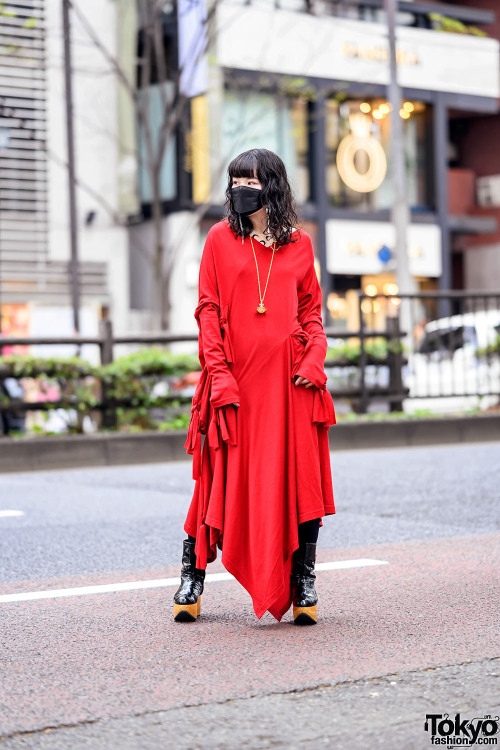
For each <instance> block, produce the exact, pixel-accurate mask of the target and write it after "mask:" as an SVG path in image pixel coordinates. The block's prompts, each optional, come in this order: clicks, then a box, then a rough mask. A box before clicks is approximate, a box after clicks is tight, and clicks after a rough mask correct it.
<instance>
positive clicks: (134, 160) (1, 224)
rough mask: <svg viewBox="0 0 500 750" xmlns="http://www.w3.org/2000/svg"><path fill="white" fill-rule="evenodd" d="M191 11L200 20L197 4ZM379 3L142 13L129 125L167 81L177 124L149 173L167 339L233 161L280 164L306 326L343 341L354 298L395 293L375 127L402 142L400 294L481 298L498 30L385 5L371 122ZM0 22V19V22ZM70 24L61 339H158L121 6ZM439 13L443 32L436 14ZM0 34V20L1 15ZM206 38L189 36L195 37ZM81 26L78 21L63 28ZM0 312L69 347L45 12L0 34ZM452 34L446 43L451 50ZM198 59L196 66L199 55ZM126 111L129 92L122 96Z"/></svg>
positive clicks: (33, 4)
mask: <svg viewBox="0 0 500 750" xmlns="http://www.w3.org/2000/svg"><path fill="white" fill-rule="evenodd" d="M207 3H208V4H207ZM382 5H383V3H382V0H363V2H357V1H355V0H342V1H341V0H251V2H246V0H245V2H243V0H241V1H240V0H217V3H216V4H215V5H214V4H213V3H212V2H211V1H210V0H200V2H198V3H189V2H187V0H177V2H174V0H172V2H171V3H169V2H165V3H164V5H163V12H164V18H163V23H162V35H163V45H164V48H165V54H166V58H167V59H168V66H169V76H168V78H169V80H168V81H166V83H165V91H163V92H162V91H160V89H159V86H158V83H157V81H155V78H154V76H151V77H150V78H149V79H148V80H147V81H145V82H143V87H147V88H148V92H146V93H148V94H149V95H150V102H151V112H150V121H151V127H152V129H153V132H154V131H155V123H156V125H157V126H158V128H159V126H160V103H161V101H162V96H163V94H166V95H167V96H169V95H170V93H171V91H172V90H173V88H174V82H175V78H176V76H178V75H179V71H180V89H181V93H182V95H183V96H184V97H186V107H185V108H184V110H183V115H182V117H180V118H179V121H178V122H177V123H176V125H175V128H174V129H173V131H172V133H171V135H170V137H169V139H168V143H167V146H166V150H165V157H164V160H163V163H162V166H161V180H160V184H161V213H162V219H161V225H162V226H161V231H162V234H163V237H164V239H165V242H166V244H167V245H168V247H169V248H170V252H171V259H172V261H173V266H172V269H171V273H170V276H169V284H168V291H169V298H170V304H171V315H170V320H169V326H170V329H171V330H173V331H176V332H193V331H195V330H196V325H195V321H194V318H193V310H194V308H195V307H196V304H197V294H198V268H199V262H200V258H201V252H202V249H203V244H204V240H205V237H206V234H207V232H208V229H209V228H210V226H211V225H212V224H213V223H214V222H215V221H217V220H219V219H220V218H222V216H223V214H224V207H223V206H224V200H225V186H226V179H227V178H226V170H227V165H228V163H229V162H230V160H231V159H232V158H233V157H234V156H236V155H237V154H238V153H241V152H242V151H244V150H246V149H249V148H255V147H264V148H269V149H271V150H273V151H276V152H277V153H278V154H280V156H281V157H282V158H283V160H284V162H285V164H286V166H287V170H288V173H289V177H290V181H291V184H292V187H293V189H294V193H295V195H296V198H297V201H298V204H299V212H300V214H301V217H302V219H303V223H304V227H305V229H306V230H307V231H308V232H309V233H310V234H311V236H312V239H313V243H314V247H315V252H316V259H317V272H318V277H319V279H320V283H321V286H322V289H323V300H324V322H325V324H326V325H331V326H339V327H342V328H343V327H345V326H346V325H347V326H352V327H356V326H357V318H356V313H357V309H356V305H357V295H356V291H357V290H359V289H365V290H371V291H372V292H373V291H375V292H384V291H385V292H387V291H390V292H395V291H397V285H396V275H395V253H394V233H393V228H392V225H391V222H390V216H391V203H392V197H393V189H392V172H391V159H392V154H391V143H390V127H389V124H390V119H391V117H392V118H393V117H401V118H402V120H403V126H404V142H405V161H406V183H407V199H408V204H409V208H410V215H411V220H410V227H409V233H408V254H409V263H410V271H411V273H412V276H413V277H414V279H415V282H416V284H417V288H418V289H421V290H432V289H440V288H441V289H449V288H456V289H460V288H465V289H467V288H468V289H491V288H495V289H498V288H500V268H499V263H500V261H499V258H500V187H499V186H498V185H499V181H500V177H499V175H500V153H499V151H498V149H499V146H498V144H499V143H500V138H499V136H500V115H499V95H500V86H499V73H500V65H499V41H498V39H499V38H500V21H499V18H498V14H495V12H494V5H495V4H494V3H493V0H474V1H472V0H471V1H469V0H462V2H461V3H460V5H458V4H455V3H442V2H441V3H435V2H430V1H428V2H424V1H423V0H400V2H399V10H398V18H397V21H398V28H397V57H398V77H399V82H400V84H401V86H402V93H403V100H402V102H401V109H400V112H397V113H395V112H391V108H390V105H389V104H388V101H387V83H388V71H389V66H388V44H387V32H386V27H385V20H384V13H383V11H382ZM2 7H4V6H2ZM76 7H77V9H78V12H76V11H75V12H73V13H72V50H73V87H74V92H75V101H74V130H75V147H76V176H77V220H78V241H79V250H80V266H79V287H80V295H81V321H82V326H81V328H82V332H85V333H89V334H93V333H95V332H96V331H97V325H98V321H99V319H100V318H103V317H111V318H112V320H113V322H114V327H115V330H116V331H117V332H118V333H121V332H130V331H141V330H150V329H155V328H158V317H157V316H155V315H154V314H151V296H152V292H151V290H152V288H153V284H154V273H155V272H154V266H153V265H152V264H151V262H150V258H149V259H148V252H149V255H150V251H151V248H152V247H153V246H154V241H155V240H154V231H153V228H154V227H153V221H152V218H151V216H152V198H151V189H150V181H149V177H148V172H147V169H146V168H145V159H144V153H145V144H144V134H143V133H142V132H141V128H140V127H137V120H136V112H135V111H134V108H133V106H132V100H131V97H130V95H129V93H130V92H127V91H126V89H125V87H124V86H123V85H120V76H119V75H118V68H119V69H120V71H121V72H122V73H124V74H125V75H126V76H127V79H128V81H129V84H130V86H132V87H135V86H136V85H137V81H138V78H139V76H138V73H137V61H138V58H140V55H141V38H142V37H141V34H142V29H141V12H140V9H141V2H140V0H139V1H138V2H137V1H136V0H86V2H85V3H76ZM443 7H446V15H444V14H443ZM2 13H4V11H2ZM207 17H208V23H205V19H206V18H207ZM85 19H86V20H85ZM0 22H1V29H0V41H1V43H2V45H3V53H2V54H1V55H0V74H1V82H0V97H1V98H0V305H1V310H2V330H3V332H4V333H7V334H8V333H20V334H22V333H30V334H32V335H36V334H42V333H47V332H50V333H53V334H56V333H60V334H63V333H71V332H72V311H71V302H70V300H71V295H70V290H71V282H70V273H69V258H70V245H69V236H70V233H69V211H68V195H67V184H68V183H67V144H66V135H65V91H64V65H63V33H62V25H61V4H60V2H59V0H23V2H11V3H9V8H8V12H7V14H4V15H2V16H1V17H0ZM457 30H460V31H461V32H462V33H453V31H454V32H456V31H457ZM205 45H206V51H205V52H204V53H203V54H200V50H202V49H204V48H205ZM139 95H141V92H140V91H139Z"/></svg>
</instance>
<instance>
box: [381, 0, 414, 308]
mask: <svg viewBox="0 0 500 750" xmlns="http://www.w3.org/2000/svg"><path fill="white" fill-rule="evenodd" d="M384 7H385V12H386V14H387V31H388V39H389V66H390V76H389V85H388V87H387V94H388V96H387V98H388V100H389V103H390V105H391V113H392V116H391V118H390V123H391V151H392V178H393V202H392V222H393V224H394V229H395V233H396V260H397V267H396V281H397V284H398V287H399V291H400V292H401V293H402V294H403V293H405V292H407V293H408V292H411V291H413V289H414V282H413V278H412V276H411V275H410V270H409V262H408V225H409V223H410V212H409V210H408V201H407V194H406V171H405V150H404V139H403V120H402V118H401V117H400V115H399V110H400V109H401V106H402V95H401V88H400V86H399V83H398V70H397V61H396V7H397V0H384Z"/></svg>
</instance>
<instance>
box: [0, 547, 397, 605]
mask: <svg viewBox="0 0 500 750" xmlns="http://www.w3.org/2000/svg"><path fill="white" fill-rule="evenodd" d="M388 564H389V563H388V562H387V560H370V559H369V558H360V559H358V560H338V561H336V562H324V563H316V566H315V570H344V569H346V568H365V567H370V566H373V565H388ZM231 580H232V581H234V580H235V578H234V576H232V575H231V574H230V573H207V574H206V576H205V581H207V582H212V581H231ZM180 582H181V579H180V577H178V578H154V579H153V580H150V581H126V582H124V583H103V584H99V585H97V586H78V587H77V588H73V589H49V590H48V591H26V592H22V593H19V594H1V595H0V604H9V603H11V602H29V601H35V600H37V599H61V598H64V597H68V596H90V595H92V594H111V593H114V592H116V591H137V590H140V589H159V588H167V587H168V586H179V584H180Z"/></svg>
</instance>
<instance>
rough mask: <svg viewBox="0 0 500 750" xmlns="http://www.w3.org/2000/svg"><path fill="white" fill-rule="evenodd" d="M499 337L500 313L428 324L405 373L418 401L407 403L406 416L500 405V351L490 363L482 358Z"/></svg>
mask: <svg viewBox="0 0 500 750" xmlns="http://www.w3.org/2000/svg"><path fill="white" fill-rule="evenodd" d="M499 335H500V310H490V311H478V312H475V313H465V314H463V315H451V316H450V317H446V318H439V319H438V320H432V321H430V322H429V323H427V324H426V325H425V326H424V332H423V335H422V338H421V340H420V342H419V344H418V345H417V347H416V351H415V352H409V353H408V359H409V363H408V366H407V367H406V368H405V369H404V371H403V380H404V384H405V386H406V387H408V388H409V389H410V394H411V396H412V398H407V399H405V400H404V402H403V408H404V411H407V412H412V411H415V410H416V409H430V410H432V411H434V412H450V411H461V410H464V409H471V408H474V407H479V408H481V409H487V408H489V407H490V406H493V405H495V404H499V403H500V352H496V353H493V354H491V355H490V357H489V358H487V357H485V356H482V357H481V356H479V357H478V355H477V353H476V350H477V349H478V348H483V347H486V346H488V345H490V344H492V343H494V342H495V340H496V339H497V337H498V336H499ZM483 393H484V394H493V395H484V396H481V395H480V394H483ZM447 394H450V395H447ZM452 394H460V395H452ZM462 394H464V395H462ZM478 394H479V395H478ZM432 396H434V397H433V398H429V397H432Z"/></svg>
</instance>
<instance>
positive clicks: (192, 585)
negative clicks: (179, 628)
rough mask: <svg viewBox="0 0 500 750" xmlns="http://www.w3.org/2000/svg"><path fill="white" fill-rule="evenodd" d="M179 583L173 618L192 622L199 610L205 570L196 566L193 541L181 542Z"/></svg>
mask: <svg viewBox="0 0 500 750" xmlns="http://www.w3.org/2000/svg"><path fill="white" fill-rule="evenodd" d="M182 545H183V547H182V568H181V585H180V586H179V588H178V589H177V591H176V592H175V594H174V620H176V621H177V622H194V621H195V620H196V619H197V617H198V615H199V614H200V611H201V595H202V593H203V587H204V584H205V572H206V571H204V570H202V569H201V568H197V567H196V554H195V551H194V547H195V542H190V541H189V539H184V541H183V543H182Z"/></svg>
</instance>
